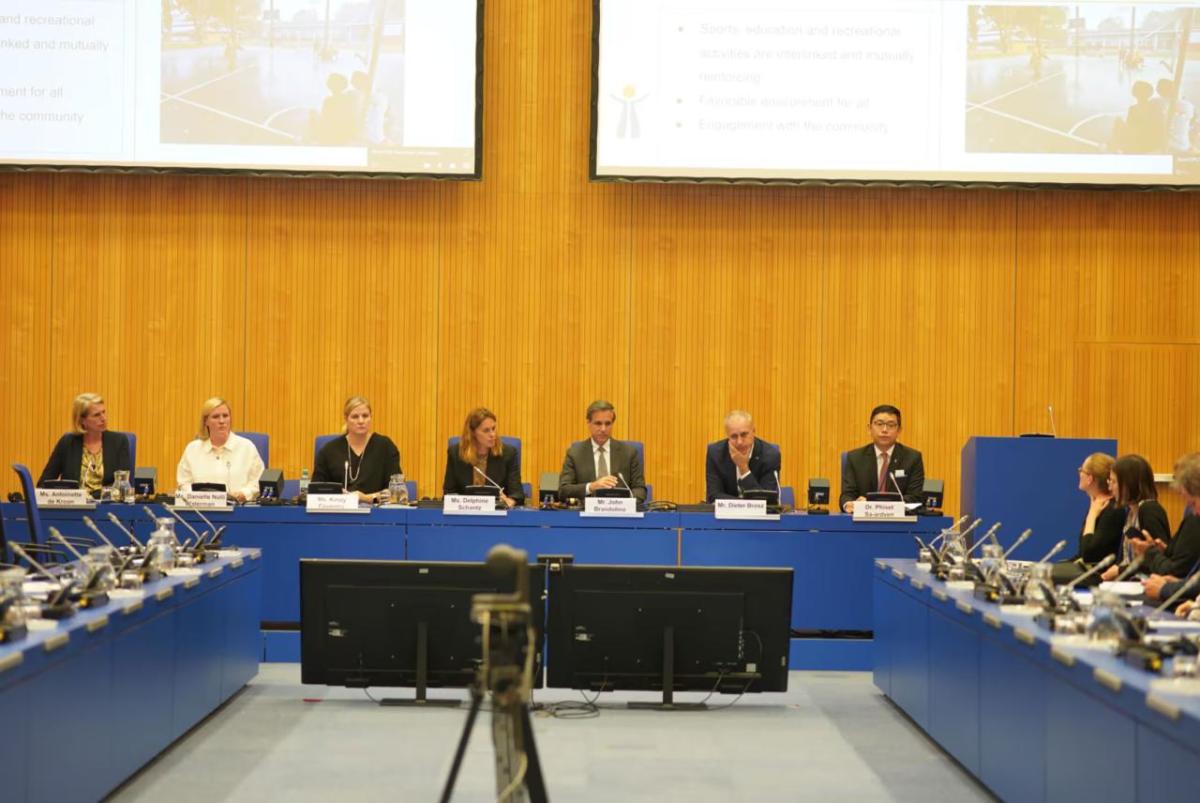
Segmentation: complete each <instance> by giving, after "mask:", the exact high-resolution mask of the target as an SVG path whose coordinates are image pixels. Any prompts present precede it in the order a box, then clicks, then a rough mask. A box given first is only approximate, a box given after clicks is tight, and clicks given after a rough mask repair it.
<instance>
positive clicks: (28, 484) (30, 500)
mask: <svg viewBox="0 0 1200 803" xmlns="http://www.w3.org/2000/svg"><path fill="white" fill-rule="evenodd" d="M13 471H15V472H17V476H18V477H19V478H20V479H21V492H22V493H24V494H25V516H26V519H27V521H28V522H29V541H30V542H31V543H34V544H43V543H45V542H46V539H45V538H43V537H42V535H43V532H44V531H43V530H42V514H41V512H40V511H38V506H37V493H36V488H35V487H34V485H33V475H32V474H30V473H29V469H28V468H26V467H25V466H23V465H21V464H20V463H13Z"/></svg>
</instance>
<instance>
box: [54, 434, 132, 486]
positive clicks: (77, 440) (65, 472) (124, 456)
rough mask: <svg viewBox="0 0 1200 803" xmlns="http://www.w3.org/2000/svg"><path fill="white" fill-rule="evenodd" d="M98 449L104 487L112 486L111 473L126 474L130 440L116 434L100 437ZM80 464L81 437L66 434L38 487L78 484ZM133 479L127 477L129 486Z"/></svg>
mask: <svg viewBox="0 0 1200 803" xmlns="http://www.w3.org/2000/svg"><path fill="white" fill-rule="evenodd" d="M100 448H101V449H103V450H104V484H105V485H112V484H113V472H114V471H129V470H130V466H129V439H128V438H126V437H125V436H124V435H121V434H119V433H116V432H110V431H108V430H105V431H104V432H102V433H100ZM82 462H83V435H80V434H76V433H74V432H68V433H67V434H66V435H63V436H62V437H61V438H59V439H58V443H57V444H56V445H55V447H54V451H53V452H51V453H50V460H49V461H48V462H47V463H46V467H45V468H44V469H42V475H41V476H40V477H38V485H41V484H42V483H43V482H45V481H46V480H75V481H76V482H78V481H79V466H80V464H81V463H82ZM132 480H133V478H132V477H130V481H131V482H132Z"/></svg>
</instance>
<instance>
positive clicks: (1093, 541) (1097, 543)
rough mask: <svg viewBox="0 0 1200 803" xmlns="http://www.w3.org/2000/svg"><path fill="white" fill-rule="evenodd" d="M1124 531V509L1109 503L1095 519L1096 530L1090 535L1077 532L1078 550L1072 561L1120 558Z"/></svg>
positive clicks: (1097, 560)
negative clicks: (1109, 557)
mask: <svg viewBox="0 0 1200 803" xmlns="http://www.w3.org/2000/svg"><path fill="white" fill-rule="evenodd" d="M1124 529H1125V508H1123V507H1117V504H1116V502H1113V501H1109V503H1108V506H1107V507H1105V508H1104V510H1101V511H1100V515H1099V516H1097V517H1096V529H1095V530H1093V531H1092V534H1091V535H1084V534H1083V530H1082V529H1080V531H1079V549H1078V550H1076V552H1075V557H1074V558H1072V560H1079V561H1083V562H1084V563H1086V564H1089V565H1091V564H1093V563H1099V562H1100V561H1102V560H1104V559H1105V558H1106V557H1108V556H1109V555H1113V556H1115V557H1118V558H1119V557H1120V551H1121V533H1122V532H1123V531H1124ZM1068 582H1069V581H1068Z"/></svg>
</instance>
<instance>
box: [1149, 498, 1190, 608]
mask: <svg viewBox="0 0 1200 803" xmlns="http://www.w3.org/2000/svg"><path fill="white" fill-rule="evenodd" d="M1198 563H1200V517H1197V516H1194V515H1193V516H1184V517H1183V521H1181V522H1180V523H1179V529H1178V530H1176V531H1175V537H1174V538H1172V539H1171V540H1170V541H1168V542H1167V548H1166V549H1159V548H1158V547H1156V546H1152V547H1150V548H1149V549H1147V550H1146V562H1145V563H1143V564H1142V573H1143V574H1169V575H1171V576H1172V577H1179V578H1184V577H1187V576H1188V575H1189V574H1191V572H1192V570H1193V569H1195V568H1196V567H1197V564H1198ZM1178 590H1179V586H1175V585H1172V587H1171V593H1174V592H1175V591H1178ZM1163 592H1167V586H1163ZM1162 598H1163V599H1166V598H1167V597H1166V596H1163V597H1162Z"/></svg>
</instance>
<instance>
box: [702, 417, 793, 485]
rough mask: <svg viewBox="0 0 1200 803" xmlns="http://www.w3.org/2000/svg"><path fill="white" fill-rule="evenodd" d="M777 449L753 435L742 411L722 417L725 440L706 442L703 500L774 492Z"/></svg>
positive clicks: (751, 422)
mask: <svg viewBox="0 0 1200 803" xmlns="http://www.w3.org/2000/svg"><path fill="white" fill-rule="evenodd" d="M781 460H782V458H781V456H780V452H779V447H778V446H776V445H774V444H772V443H767V442H766V441H764V440H762V439H761V438H759V437H757V436H756V435H755V434H754V419H753V418H751V417H750V414H749V413H747V412H746V411H745V410H734V411H733V412H731V413H730V414H729V415H727V416H725V440H720V441H717V442H716V443H710V444H709V445H708V453H707V455H706V456H705V460H704V475H705V487H706V489H707V490H706V493H705V498H706V501H708V502H713V501H715V500H717V499H738V498H740V497H741V495H742V492H743V491H759V490H762V491H778V490H780V488H779V467H780V464H781Z"/></svg>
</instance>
